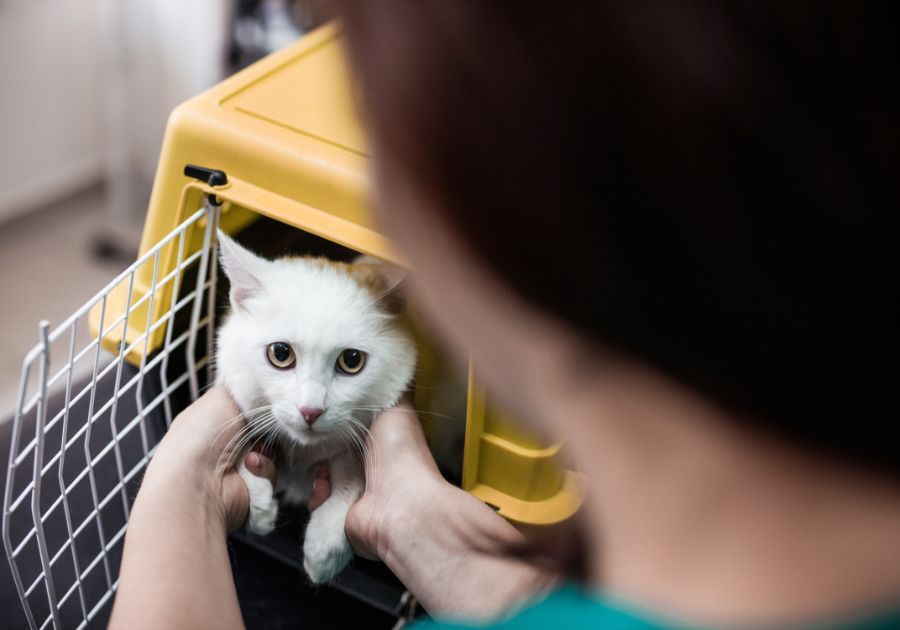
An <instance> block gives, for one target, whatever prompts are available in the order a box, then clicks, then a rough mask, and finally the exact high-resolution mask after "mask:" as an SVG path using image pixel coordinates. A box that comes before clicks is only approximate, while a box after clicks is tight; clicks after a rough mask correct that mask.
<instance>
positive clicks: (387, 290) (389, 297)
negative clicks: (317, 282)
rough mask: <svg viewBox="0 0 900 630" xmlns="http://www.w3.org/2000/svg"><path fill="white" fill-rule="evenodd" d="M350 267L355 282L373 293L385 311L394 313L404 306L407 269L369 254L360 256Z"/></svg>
mask: <svg viewBox="0 0 900 630" xmlns="http://www.w3.org/2000/svg"><path fill="white" fill-rule="evenodd" d="M350 269H351V273H352V274H353V276H354V277H355V278H356V280H357V282H359V283H360V284H361V285H362V286H364V287H366V288H367V289H369V290H370V291H372V292H373V293H374V294H375V296H376V298H377V299H378V303H379V304H380V305H381V306H382V308H384V310H385V311H386V312H388V313H390V314H391V315H396V314H397V313H399V312H400V311H402V310H403V309H404V308H406V296H405V291H404V284H405V280H406V277H407V275H409V271H407V270H406V269H405V268H403V267H401V266H400V265H395V264H393V263H389V262H384V261H381V260H378V259H377V258H372V257H371V256H360V257H359V258H357V259H356V260H355V261H354V262H353V264H352V265H351V266H350Z"/></svg>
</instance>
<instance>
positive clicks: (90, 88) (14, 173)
mask: <svg viewBox="0 0 900 630" xmlns="http://www.w3.org/2000/svg"><path fill="white" fill-rule="evenodd" d="M102 62H103V41H102V38H101V28H100V21H99V11H98V8H97V0H0V221H3V220H4V219H7V218H10V217H12V216H15V215H17V214H21V213H23V212H27V211H28V210H31V209H34V208H35V207H39V206H41V205H44V204H47V203H50V202H52V201H55V200H57V199H59V198H61V197H63V196H65V195H66V194H68V193H70V192H73V191H75V190H77V189H78V188H81V187H83V186H86V185H89V184H90V183H91V182H93V181H97V180H99V179H100V177H101V175H102V172H103V147H104V139H103V129H104V123H103V91H102V88H103V85H102V72H103V63H102Z"/></svg>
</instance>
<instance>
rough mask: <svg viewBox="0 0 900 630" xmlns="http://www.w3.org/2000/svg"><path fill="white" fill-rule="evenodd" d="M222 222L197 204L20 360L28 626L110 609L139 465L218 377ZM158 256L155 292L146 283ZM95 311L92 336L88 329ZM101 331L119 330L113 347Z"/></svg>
mask: <svg viewBox="0 0 900 630" xmlns="http://www.w3.org/2000/svg"><path fill="white" fill-rule="evenodd" d="M217 224H218V208H217V207H216V206H215V205H212V204H207V205H206V206H205V207H203V208H200V209H198V210H197V211H196V212H195V213H194V214H193V215H192V216H190V217H189V218H188V219H187V220H185V221H184V222H183V223H182V224H181V225H179V226H178V227H177V228H176V229H175V230H173V231H172V232H171V233H170V234H169V235H167V236H166V237H165V238H164V239H163V240H161V241H160V242H159V243H157V244H156V245H155V246H154V247H153V248H151V249H150V250H149V251H147V252H146V253H145V254H144V255H143V256H141V257H140V258H139V259H138V260H137V261H136V262H135V263H134V264H133V265H131V266H130V267H129V268H128V269H126V270H125V271H124V272H123V273H122V274H120V275H119V276H118V277H117V278H116V279H115V280H113V281H112V282H111V283H110V284H109V285H107V286H106V287H105V288H104V289H103V290H102V291H100V292H99V293H97V295H95V296H94V297H93V298H92V299H91V300H89V301H88V302H87V303H86V304H84V305H83V306H82V307H81V308H79V309H78V310H77V311H75V312H74V313H73V314H72V315H71V316H70V317H69V318H68V319H67V320H66V321H65V322H63V323H62V324H60V325H59V326H57V327H56V328H54V329H52V330H51V329H50V326H49V325H48V324H47V322H41V324H40V330H39V333H40V334H39V342H38V343H37V345H36V346H35V347H34V348H33V349H32V350H31V351H30V352H29V353H28V355H27V356H26V358H25V360H24V362H23V365H22V375H21V382H20V385H19V394H18V400H17V406H16V413H15V417H14V421H13V422H14V424H13V428H12V445H11V449H10V458H9V463H8V467H7V477H6V487H5V494H4V501H3V545H4V548H5V550H6V557H7V559H8V561H9V564H10V568H11V571H12V575H13V580H14V582H15V586H16V589H17V591H18V594H19V598H20V600H21V603H22V607H23V609H24V612H25V616H26V618H27V621H28V624H29V625H30V626H31V627H32V628H46V627H50V626H51V625H52V626H53V627H55V628H75V627H78V628H84V627H87V626H89V625H90V626H99V625H102V624H104V622H105V620H106V618H107V617H108V614H109V608H110V604H111V601H112V597H113V594H114V592H115V589H116V586H117V584H118V568H119V560H120V558H121V551H122V544H123V541H124V535H125V530H126V527H127V521H128V514H129V511H130V509H131V502H132V500H133V498H134V494H135V492H136V490H137V487H138V484H139V482H140V478H141V476H142V473H143V471H144V470H145V468H146V466H147V463H148V462H149V460H150V458H151V456H152V455H153V453H154V451H155V449H156V445H157V444H158V442H159V439H160V437H161V436H162V434H163V433H164V431H165V429H166V427H168V425H169V424H170V423H171V422H172V419H173V414H176V413H177V412H178V411H179V410H180V408H181V407H182V406H183V405H184V404H186V403H187V402H189V401H190V400H193V399H194V398H196V397H197V395H198V394H199V392H200V390H201V389H202V387H203V386H204V385H205V383H207V382H209V381H210V379H211V376H212V375H211V370H212V342H213V338H214V334H213V333H214V325H215V321H214V320H215V313H216V302H215V300H216V269H217V266H216V264H215V249H216V242H215V228H216V226H217ZM151 267H152V273H151V274H150V276H149V277H150V278H151V280H150V282H149V285H150V286H149V290H145V291H137V292H136V291H135V285H136V282H137V283H138V284H140V282H141V281H142V280H141V279H143V278H146V273H147V272H149V271H150V268H151ZM169 268H171V271H168V272H166V271H164V270H166V269H169ZM140 274H144V275H143V276H142V275H140ZM116 291H126V293H125V299H124V308H116V307H115V306H114V305H113V302H114V301H115V300H114V299H113V298H112V297H111V296H113V295H114V293H115V292H116ZM163 296H166V297H168V301H166V303H162V302H164V301H165V300H164V299H163ZM169 296H170V297H169ZM92 310H93V312H94V315H95V317H96V316H97V313H99V320H95V322H96V321H99V325H96V326H95V328H96V329H98V330H99V331H100V332H99V334H96V335H89V334H86V333H84V332H83V330H84V328H85V326H84V322H85V321H86V319H87V318H88V317H89V314H90V313H91V312H92ZM119 311H121V313H120V312H119ZM138 320H140V321H138ZM130 330H138V331H141V332H140V334H137V335H134V334H126V333H128V332H129V331H130ZM163 332H164V335H165V336H164V341H161V347H160V348H159V349H157V350H155V351H154V348H153V347H152V346H153V345H154V342H152V341H151V340H152V339H154V335H156V336H160V335H162V334H163ZM104 338H112V339H119V338H120V339H121V341H119V342H118V343H117V344H116V346H117V348H116V347H113V348H111V349H113V350H117V352H110V351H109V349H104V346H105V345H106V346H107V348H109V345H110V344H109V343H106V344H105V343H103V342H102V340H103V339H104ZM148 351H150V352H149V353H148ZM137 356H139V357H140V359H139V361H138V360H136V359H135V357H137ZM128 359H131V361H129V360H128Z"/></svg>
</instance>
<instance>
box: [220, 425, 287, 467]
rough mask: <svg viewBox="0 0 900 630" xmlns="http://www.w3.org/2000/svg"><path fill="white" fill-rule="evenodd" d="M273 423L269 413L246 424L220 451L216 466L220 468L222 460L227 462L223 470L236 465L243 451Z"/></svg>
mask: <svg viewBox="0 0 900 630" xmlns="http://www.w3.org/2000/svg"><path fill="white" fill-rule="evenodd" d="M274 422H276V419H275V417H274V415H272V414H271V413H269V414H264V415H262V416H259V417H257V418H253V420H252V421H251V422H248V423H247V424H246V425H244V426H243V427H241V429H240V430H239V431H238V432H237V433H236V434H235V435H234V436H233V437H232V438H231V439H230V440H229V441H228V443H227V444H226V445H225V448H224V449H223V450H222V454H221V456H220V457H219V461H218V462H217V463H216V465H217V466H220V465H221V464H222V462H223V460H225V461H227V462H228V465H227V466H225V468H230V467H231V466H234V465H235V464H237V463H238V462H237V460H238V458H239V457H240V455H241V454H242V453H243V451H244V449H245V448H246V447H247V446H249V445H250V444H251V443H252V442H253V441H254V440H256V439H259V436H260V435H261V434H263V433H264V432H265V431H266V430H267V429H268V428H269V426H270V425H271V424H272V423H274Z"/></svg>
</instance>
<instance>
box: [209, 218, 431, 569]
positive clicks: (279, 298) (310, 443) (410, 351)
mask: <svg viewBox="0 0 900 630" xmlns="http://www.w3.org/2000/svg"><path fill="white" fill-rule="evenodd" d="M219 251H220V254H221V261H222V265H223V268H224V270H225V273H226V274H227V276H228V278H229V280H230V282H231V293H230V298H231V305H232V310H231V313H230V314H229V315H228V317H227V318H226V320H225V321H224V323H223V324H222V325H221V326H220V328H219V332H218V339H217V352H216V370H217V375H216V380H217V382H218V383H220V384H222V385H224V386H225V387H227V388H228V390H229V391H230V393H231V395H232V396H233V397H234V399H235V401H236V402H237V404H238V406H239V407H240V408H241V411H243V412H251V413H250V414H248V422H249V423H250V424H254V423H255V424H256V425H258V426H260V427H262V426H263V425H265V424H266V422H267V421H266V417H268V416H266V415H265V413H263V412H264V411H271V417H272V418H273V420H272V421H271V427H272V428H271V431H270V434H272V433H274V434H276V435H277V438H276V439H277V440H278V442H279V445H280V448H281V450H282V452H283V453H284V454H285V456H284V457H282V458H281V459H280V460H279V461H278V483H277V488H273V487H272V484H270V483H269V482H268V481H267V480H265V479H262V478H259V477H256V476H254V475H252V474H251V473H249V471H247V470H246V468H245V467H244V466H243V464H241V465H239V472H240V474H241V477H242V478H243V479H244V481H245V482H246V484H247V488H248V490H249V492H250V514H249V517H248V522H247V527H248V529H249V530H250V531H251V532H254V533H257V534H262V535H264V534H267V533H269V532H271V531H272V530H273V529H274V527H275V519H276V516H277V514H278V499H277V498H276V494H277V495H279V496H280V497H281V500H282V501H283V502H285V503H291V504H301V505H302V504H305V502H306V500H307V498H308V495H309V491H310V489H311V487H312V482H313V470H314V468H315V466H316V465H317V464H319V463H321V462H328V463H329V465H330V469H331V495H330V497H329V498H328V499H327V500H326V501H325V502H324V503H323V504H322V505H321V507H319V508H318V509H317V510H315V512H313V514H312V517H311V518H310V522H309V525H308V526H307V529H306V534H305V538H304V544H303V555H304V563H303V566H304V569H305V570H306V572H307V574H308V575H309V577H310V579H311V580H312V581H313V582H314V583H317V584H318V583H322V582H326V581H328V580H331V579H332V578H333V577H335V576H336V575H337V574H338V573H339V572H340V571H341V570H342V569H343V568H344V566H345V565H346V564H347V562H349V560H350V558H351V556H352V551H351V549H350V544H349V542H348V541H347V537H346V535H345V534H344V519H345V517H346V515H347V511H348V510H349V509H350V507H351V506H352V505H353V504H354V503H355V502H356V500H357V499H358V498H359V496H360V495H361V493H362V491H363V489H364V488H365V475H364V472H363V468H362V463H361V460H360V457H359V452H358V451H355V450H354V447H353V446H352V445H350V442H349V439H348V438H347V433H348V431H350V430H353V429H352V423H351V421H349V420H348V418H354V419H355V420H357V421H359V422H362V423H363V424H364V425H365V426H367V427H368V425H369V423H370V422H371V419H372V417H373V415H374V411H372V410H374V409H384V408H388V407H391V406H392V405H394V404H395V403H396V402H397V400H398V399H399V397H400V396H401V394H402V393H403V391H404V390H405V389H406V388H407V386H408V385H409V383H410V381H411V379H412V376H413V372H414V369H415V363H416V349H415V345H414V342H413V340H412V338H411V336H410V335H409V334H408V333H407V332H406V330H405V329H404V327H403V326H402V325H400V323H399V322H398V320H397V316H396V315H395V314H391V313H390V312H388V309H387V308H385V300H384V299H383V297H382V296H380V295H377V294H376V293H375V292H373V291H372V289H371V287H367V286H364V284H365V283H363V282H359V281H357V280H356V279H355V278H354V277H353V275H352V274H351V273H348V270H347V269H346V268H344V267H341V266H340V265H334V264H331V263H329V262H327V261H323V260H321V259H313V258H283V259H278V260H274V261H269V260H265V259H263V258H260V257H258V256H256V255H255V254H253V253H251V252H250V251H248V250H246V249H244V248H243V247H241V246H240V245H238V244H237V243H235V242H234V241H233V240H231V239H230V238H228V237H227V236H225V235H224V234H222V233H221V232H220V233H219ZM371 260H372V259H368V260H365V261H360V262H359V263H358V264H367V265H372V264H373V263H372V262H371ZM378 267H383V268H384V269H386V270H387V269H388V266H387V265H376V267H375V268H378ZM388 275H389V276H390V274H388ZM390 277H396V274H395V273H394V274H393V276H390ZM386 282H387V283H391V282H393V280H387V281H386ZM392 288H393V287H391V286H387V287H386V290H390V289H392ZM278 341H281V342H286V343H289V344H290V345H291V346H292V348H293V349H294V353H295V356H296V365H295V366H294V367H292V368H289V369H285V370H280V369H277V368H275V367H274V366H272V365H271V364H270V363H269V361H268V359H267V358H266V349H267V347H268V345H269V344H271V343H274V342H278ZM349 348H353V349H357V350H362V351H364V352H365V353H366V355H367V357H366V363H365V366H364V368H363V370H362V371H361V372H360V373H359V374H357V375H353V376H350V375H346V374H343V373H340V372H339V371H338V370H336V367H335V363H336V360H337V357H338V355H339V354H340V353H341V352H342V351H343V350H345V349H349ZM259 407H265V409H264V410H261V411H260V412H256V413H254V412H252V411H251V410H254V409H257V408H259ZM301 407H313V408H320V409H324V410H325V412H324V413H323V414H322V415H321V416H320V417H319V418H318V419H317V420H316V422H315V423H314V424H313V425H312V426H311V427H310V426H308V425H307V424H306V422H305V421H304V419H303V417H302V416H301V413H300V408H301ZM357 435H359V431H357ZM363 439H364V436H363ZM241 460H243V457H241Z"/></svg>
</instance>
